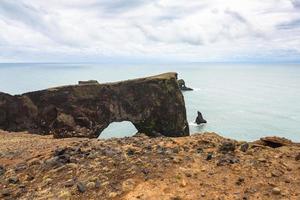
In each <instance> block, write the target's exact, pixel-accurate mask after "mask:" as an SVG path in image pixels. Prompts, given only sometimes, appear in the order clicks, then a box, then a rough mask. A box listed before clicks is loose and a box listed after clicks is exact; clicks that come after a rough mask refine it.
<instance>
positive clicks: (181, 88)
mask: <svg viewBox="0 0 300 200" xmlns="http://www.w3.org/2000/svg"><path fill="white" fill-rule="evenodd" d="M177 83H178V86H179V88H180V90H182V91H192V90H193V89H192V88H189V87H186V85H185V81H184V80H183V79H179V80H178V81H177Z"/></svg>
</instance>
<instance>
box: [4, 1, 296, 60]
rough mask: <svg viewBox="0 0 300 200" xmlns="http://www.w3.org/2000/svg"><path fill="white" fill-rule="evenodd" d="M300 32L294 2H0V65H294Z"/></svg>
mask: <svg viewBox="0 0 300 200" xmlns="http://www.w3.org/2000/svg"><path fill="white" fill-rule="evenodd" d="M299 35H300V1H299V0H268V1H260V0H243V1H241V0H202V1H197V0H190V1H186V0H176V1H174V0H151V1H150V0H114V1H111V0H65V1H61V0H51V1H41V0H18V1H10V0H1V1H0V61H7V60H8V61H77V60H86V61H88V60H89V59H92V60H93V61H95V60H97V59H99V60H101V58H103V57H107V56H109V57H127V58H131V57H132V58H137V57H140V58H143V57H153V58H158V59H170V60H172V59H181V60H188V61H190V60H193V61H223V60H233V61H234V60H251V59H264V60H265V59H269V60H276V59H278V55H280V56H281V57H280V59H282V60H295V59H297V58H298V57H299V55H300V36H299ZM283 56H285V57H283Z"/></svg>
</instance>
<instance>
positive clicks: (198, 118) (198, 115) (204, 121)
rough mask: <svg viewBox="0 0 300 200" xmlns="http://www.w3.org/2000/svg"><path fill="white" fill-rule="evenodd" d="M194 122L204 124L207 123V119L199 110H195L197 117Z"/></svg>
mask: <svg viewBox="0 0 300 200" xmlns="http://www.w3.org/2000/svg"><path fill="white" fill-rule="evenodd" d="M195 122H196V124H205V123H207V121H206V120H205V119H204V118H203V116H202V113H201V112H199V111H198V112H197V117H196V120H195Z"/></svg>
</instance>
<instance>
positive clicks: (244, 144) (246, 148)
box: [240, 142, 249, 152]
mask: <svg viewBox="0 0 300 200" xmlns="http://www.w3.org/2000/svg"><path fill="white" fill-rule="evenodd" d="M248 149H249V144H248V143H247V142H246V143H243V144H242V145H241V147H240V150H241V151H242V152H246V151H247V150H248Z"/></svg>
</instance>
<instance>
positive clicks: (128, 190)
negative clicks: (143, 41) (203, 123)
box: [0, 131, 300, 200]
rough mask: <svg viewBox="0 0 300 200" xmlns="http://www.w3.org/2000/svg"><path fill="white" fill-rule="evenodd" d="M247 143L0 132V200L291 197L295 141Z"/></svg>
mask: <svg viewBox="0 0 300 200" xmlns="http://www.w3.org/2000/svg"><path fill="white" fill-rule="evenodd" d="M248 145H249V148H248V149H247V148H245V147H247V145H245V143H243V142H238V141H234V140H229V139H225V138H222V137H221V136H219V135H217V134H215V133H205V134H195V135H193V136H189V137H182V138H148V137H146V136H136V137H130V138H123V139H110V140H97V139H79V138H69V139H53V138H52V137H51V136H38V135H32V134H26V133H8V132H3V131H0V199H1V198H2V199H128V200H135V199H136V200H138V199H154V200H157V199H166V200H169V199H170V200H171V199H173V200H176V199H177V200H179V199H230V200H231V199H263V200H265V199H295V200H299V199H300V155H299V154H300V146H299V144H295V143H284V146H281V147H278V148H272V147H269V146H265V145H266V144H264V143H262V142H254V143H248ZM279 146H280V145H279ZM241 148H242V149H243V148H244V149H243V150H245V152H244V151H242V150H241ZM1 167H2V168H1ZM1 173H2V174H1Z"/></svg>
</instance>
